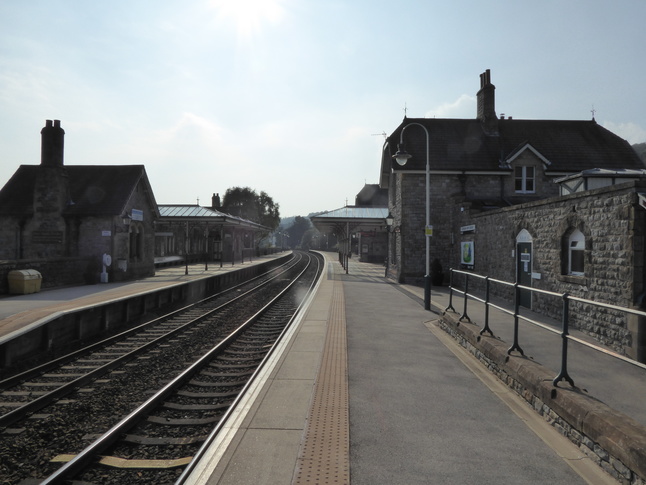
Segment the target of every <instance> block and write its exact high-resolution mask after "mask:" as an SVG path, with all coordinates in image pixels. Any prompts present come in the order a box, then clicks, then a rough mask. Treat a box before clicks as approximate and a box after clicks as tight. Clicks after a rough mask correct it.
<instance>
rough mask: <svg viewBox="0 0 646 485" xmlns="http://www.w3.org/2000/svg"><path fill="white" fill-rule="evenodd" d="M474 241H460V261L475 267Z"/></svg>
mask: <svg viewBox="0 0 646 485" xmlns="http://www.w3.org/2000/svg"><path fill="white" fill-rule="evenodd" d="M473 249H474V248H473V241H465V242H461V243H460V263H461V264H462V266H463V267H467V268H469V269H473V264H474V261H475V258H474V256H473V254H474V253H473Z"/></svg>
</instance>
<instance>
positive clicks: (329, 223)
mask: <svg viewBox="0 0 646 485" xmlns="http://www.w3.org/2000/svg"><path fill="white" fill-rule="evenodd" d="M387 216H388V208H387V207H372V206H370V207H367V206H366V207H360V206H346V207H342V208H340V209H336V210H332V211H328V212H323V213H321V214H318V215H316V216H312V217H310V220H311V221H312V224H314V227H315V228H316V229H318V230H319V231H320V232H322V233H326V232H334V233H335V234H338V235H342V236H345V237H347V236H348V235H349V234H352V233H353V232H359V231H377V232H380V231H383V232H385V231H386V217H387ZM346 230H347V231H348V232H347V233H346Z"/></svg>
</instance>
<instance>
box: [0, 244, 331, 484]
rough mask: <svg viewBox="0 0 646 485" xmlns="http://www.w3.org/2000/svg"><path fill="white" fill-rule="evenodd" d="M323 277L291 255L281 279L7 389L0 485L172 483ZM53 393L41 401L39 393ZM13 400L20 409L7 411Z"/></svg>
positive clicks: (310, 258) (178, 315)
mask: <svg viewBox="0 0 646 485" xmlns="http://www.w3.org/2000/svg"><path fill="white" fill-rule="evenodd" d="M320 272H321V262H320V259H319V258H318V257H317V256H316V255H313V254H307V253H297V258H295V259H294V260H293V261H292V262H291V264H290V265H289V266H287V267H284V268H282V269H281V270H280V271H279V272H276V271H274V272H272V274H271V275H264V276H263V277H262V278H260V279H258V280H256V281H254V282H251V283H249V284H246V285H245V286H244V287H243V286H240V287H237V288H235V289H233V290H232V291H228V292H227V295H223V294H219V295H215V296H214V297H212V298H210V299H209V300H208V301H202V302H198V304H196V305H191V306H190V307H186V308H184V309H182V310H181V311H179V312H174V313H173V314H170V315H167V316H164V317H162V318H158V319H155V320H154V321H153V322H150V323H149V324H146V325H145V326H141V327H138V329H137V331H136V332H128V334H125V333H124V334H122V335H121V336H120V338H118V339H116V341H115V339H114V338H113V339H110V342H104V343H102V345H99V347H98V348H96V346H93V347H95V348H93V349H92V350H91V351H90V350H85V351H84V352H83V353H82V356H80V357H79V356H78V355H76V354H75V355H74V357H73V358H72V357H68V358H66V359H62V360H61V361H59V362H57V365H58V367H57V368H56V369H55V370H54V369H53V365H49V366H47V367H44V368H41V369H39V370H38V372H33V373H32V374H24V375H22V376H20V377H18V376H17V377H16V378H14V379H12V380H6V381H3V382H2V383H0V386H3V387H4V388H6V390H5V393H4V394H3V395H2V400H3V402H4V404H5V406H4V408H3V409H4V410H5V411H7V412H6V413H5V415H3V416H2V417H0V426H4V427H5V430H4V433H3V434H2V435H0V453H2V455H3V458H5V457H6V460H4V461H3V464H2V465H1V466H0V477H2V478H3V479H5V480H7V481H6V483H19V482H20V480H21V479H23V478H27V477H36V478H40V479H43V478H45V477H47V476H48V475H49V478H47V479H46V480H45V481H44V482H43V483H67V482H66V481H67V480H68V479H69V478H70V477H72V476H78V475H79V474H80V475H81V479H82V480H84V482H85V483H119V484H127V483H172V482H173V481H174V480H175V479H176V478H177V477H178V476H179V474H180V473H181V471H182V469H183V468H184V467H186V465H187V464H188V463H190V461H191V459H192V457H193V456H194V455H195V454H196V453H197V452H198V450H199V448H200V446H201V445H202V443H203V442H204V441H205V439H206V438H207V437H208V436H209V435H210V434H212V433H211V432H212V430H213V428H214V426H216V425H217V423H218V422H219V421H220V419H221V418H222V416H223V415H224V414H225V413H226V411H227V409H228V408H229V407H230V406H231V404H232V403H233V402H234V401H235V399H236V397H237V396H239V395H240V393H241V392H243V390H244V387H245V385H246V384H247V382H249V380H250V378H252V377H253V375H254V372H256V369H258V367H259V365H261V363H262V361H263V359H264V358H265V356H266V355H267V353H268V352H270V351H271V347H272V345H273V343H274V342H276V341H277V340H278V339H279V337H280V335H281V333H282V332H283V330H284V329H285V327H286V325H287V324H288V322H289V321H290V320H291V318H293V315H294V314H295V313H296V312H297V311H298V308H299V305H300V304H301V302H302V301H303V299H304V295H305V294H306V292H307V291H309V290H310V289H311V287H312V284H313V283H312V282H313V281H315V280H316V278H317V277H318V275H319V274H320ZM232 295H235V296H236V297H235V298H233V297H232ZM196 313H197V314H199V315H196ZM79 374H80V375H79ZM50 385H52V386H54V389H53V390H52V391H53V394H52V395H50V397H49V398H48V399H47V400H45V399H43V397H41V396H40V395H41V394H42V395H43V396H44V395H46V394H44V393H45V391H42V390H41V389H47V388H48V387H50ZM11 386H12V387H11ZM90 386H91V387H90ZM29 394H31V396H29ZM62 396H66V399H65V400H60V398H61V397H62ZM34 397H36V399H34ZM12 398H13V401H11V399H12ZM52 398H53V399H54V400H56V399H59V400H58V401H57V404H51V401H52ZM18 401H24V405H25V406H27V407H23V406H21V407H16V406H17V405H13V408H12V406H6V404H7V403H11V402H18ZM46 401H49V402H46ZM34 403H37V404H34ZM0 406H2V403H0ZM41 408H42V411H41V414H40V415H35V414H31V418H30V419H26V418H25V416H27V415H29V413H33V412H34V410H38V409H41ZM21 409H22V411H20V410H21ZM43 411H45V412H46V413H47V414H44V413H43ZM123 416H125V418H124V417H123ZM9 426H11V427H9ZM45 442H46V444H45ZM99 454H100V455H101V456H105V455H107V458H99ZM5 463H8V464H6V465H5ZM3 483H4V482H3Z"/></svg>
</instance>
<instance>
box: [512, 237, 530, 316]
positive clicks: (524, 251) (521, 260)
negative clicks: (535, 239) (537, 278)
mask: <svg viewBox="0 0 646 485" xmlns="http://www.w3.org/2000/svg"><path fill="white" fill-rule="evenodd" d="M532 259H533V258H532V236H531V234H530V233H529V232H527V231H526V230H525V229H523V230H522V231H520V232H519V233H518V236H516V281H517V282H518V284H519V285H522V286H529V287H531V286H532ZM520 305H521V306H523V307H525V308H529V309H531V308H532V292H531V291H529V290H523V289H521V290H520Z"/></svg>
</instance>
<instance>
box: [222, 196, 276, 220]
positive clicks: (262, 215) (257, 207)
mask: <svg viewBox="0 0 646 485" xmlns="http://www.w3.org/2000/svg"><path fill="white" fill-rule="evenodd" d="M279 209H280V206H279V205H278V204H277V203H275V202H274V200H273V199H272V198H271V197H270V196H269V195H268V194H267V193H266V192H264V191H263V192H260V194H258V193H257V192H256V191H255V190H253V189H250V188H249V187H232V188H230V189H227V191H226V193H225V194H224V198H223V199H222V212H225V213H227V214H231V215H232V216H236V217H240V218H242V219H246V220H248V221H252V222H256V223H258V224H262V225H263V226H267V227H269V228H270V229H271V230H273V229H275V228H276V227H278V223H279V222H280V210H279Z"/></svg>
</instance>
